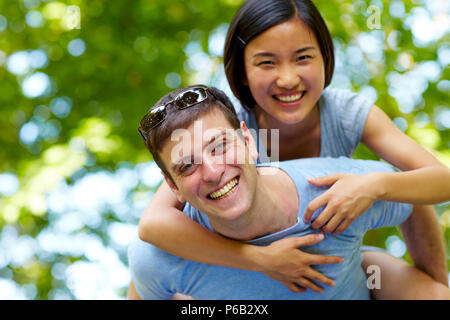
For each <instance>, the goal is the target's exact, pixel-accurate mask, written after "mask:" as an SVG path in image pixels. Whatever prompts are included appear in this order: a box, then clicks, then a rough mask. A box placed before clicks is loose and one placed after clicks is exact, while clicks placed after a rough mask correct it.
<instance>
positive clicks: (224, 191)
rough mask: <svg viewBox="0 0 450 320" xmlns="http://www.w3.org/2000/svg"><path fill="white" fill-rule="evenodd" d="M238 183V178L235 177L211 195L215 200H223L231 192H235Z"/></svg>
mask: <svg viewBox="0 0 450 320" xmlns="http://www.w3.org/2000/svg"><path fill="white" fill-rule="evenodd" d="M237 183H238V178H234V179H233V180H231V181H230V182H228V183H227V184H226V185H225V186H224V187H222V188H221V189H220V190H217V191H214V192H212V193H210V194H209V197H210V198H211V199H213V200H221V199H223V198H226V197H228V196H229V195H230V194H231V193H233V191H234V189H236V185H237Z"/></svg>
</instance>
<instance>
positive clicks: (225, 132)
mask: <svg viewBox="0 0 450 320" xmlns="http://www.w3.org/2000/svg"><path fill="white" fill-rule="evenodd" d="M226 134H227V130H226V129H222V130H221V131H220V132H219V133H218V134H216V135H215V136H213V137H211V139H209V141H206V142H205V143H204V144H203V148H204V147H206V146H208V145H210V144H211V143H213V142H214V141H215V140H217V139H218V138H220V137H222V136H226Z"/></svg>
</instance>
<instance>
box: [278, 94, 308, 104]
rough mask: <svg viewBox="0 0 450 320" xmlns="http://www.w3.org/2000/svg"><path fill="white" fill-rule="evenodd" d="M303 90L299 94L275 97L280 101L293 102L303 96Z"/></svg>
mask: <svg viewBox="0 0 450 320" xmlns="http://www.w3.org/2000/svg"><path fill="white" fill-rule="evenodd" d="M303 94H304V91H303V92H301V93H299V94H294V95H292V96H276V98H277V99H278V100H280V101H282V102H293V101H297V100H299V99H300V98H301V97H303Z"/></svg>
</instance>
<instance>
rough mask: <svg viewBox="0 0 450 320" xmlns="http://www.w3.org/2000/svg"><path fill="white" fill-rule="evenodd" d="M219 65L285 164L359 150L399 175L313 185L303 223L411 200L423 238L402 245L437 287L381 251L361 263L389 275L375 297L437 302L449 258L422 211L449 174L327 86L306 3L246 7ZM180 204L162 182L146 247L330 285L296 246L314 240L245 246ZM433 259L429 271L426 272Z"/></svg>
mask: <svg viewBox="0 0 450 320" xmlns="http://www.w3.org/2000/svg"><path fill="white" fill-rule="evenodd" d="M224 63H225V71H226V75H227V78H228V81H229V83H230V87H231V89H232V90H233V93H234V94H235V95H236V97H237V98H238V99H239V100H240V102H241V104H242V105H243V106H244V108H245V109H244V110H242V112H241V113H240V116H241V119H242V120H245V121H246V123H247V125H248V127H249V128H254V129H268V130H269V132H270V129H279V146H278V147H279V159H280V160H289V159H295V158H306V157H317V156H335V157H337V156H351V154H352V153H353V151H354V149H355V148H356V146H357V145H358V143H359V142H362V143H364V144H365V145H366V146H367V147H369V148H370V149H371V150H372V151H374V152H375V153H376V154H377V155H379V156H380V157H381V158H383V159H384V160H386V161H388V162H390V163H391V164H393V165H394V166H396V167H398V168H400V169H401V170H404V171H405V172H398V173H394V174H389V175H383V174H380V175H376V176H375V177H374V176H370V177H369V176H363V177H360V176H358V177H355V176H352V175H337V176H330V177H324V178H322V179H318V180H316V181H311V183H313V184H316V185H330V184H333V186H332V187H331V188H330V189H329V190H328V191H327V192H326V193H324V194H323V195H322V196H321V197H319V198H316V199H315V200H313V201H312V202H311V203H310V205H309V206H308V210H307V212H306V213H305V219H306V220H308V219H309V218H310V217H311V216H312V213H313V212H315V211H316V210H317V209H319V208H320V207H322V206H325V209H324V210H323V212H322V213H321V214H320V216H319V217H318V218H317V219H315V220H314V221H313V222H312V226H313V227H315V228H322V230H323V232H334V233H340V232H342V231H343V230H345V229H346V228H347V227H348V225H349V224H350V223H351V222H352V221H354V219H356V218H357V217H358V216H359V215H361V214H363V213H364V212H365V211H366V209H367V208H368V207H370V205H371V204H372V203H373V202H374V201H376V200H380V199H382V200H388V201H398V202H409V203H414V204H415V208H414V213H413V214H412V216H411V218H410V219H409V220H407V222H405V223H404V224H403V226H402V228H403V231H404V235H405V239H406V241H407V243H411V239H413V238H416V239H420V241H419V242H418V243H414V246H410V247H409V248H408V249H409V251H410V254H411V256H412V257H413V259H414V260H415V262H416V265H417V266H419V267H423V268H425V269H426V270H427V272H428V273H429V274H430V275H431V276H432V277H434V280H433V279H432V278H431V277H429V276H427V275H425V274H424V273H422V272H420V271H419V270H417V269H415V268H413V267H410V266H408V265H406V264H404V263H403V262H401V261H400V260H398V259H395V258H393V257H391V256H389V255H387V254H386V253H382V252H369V253H367V254H365V255H364V261H363V267H366V266H368V265H371V264H376V265H379V266H382V270H383V271H384V273H383V277H382V287H381V290H376V291H375V292H373V297H374V298H378V299H389V298H396V299H401V298H406V299H409V298H421V297H424V298H432V297H439V293H440V292H442V290H446V288H445V287H444V286H443V285H442V284H446V283H447V268H446V260H445V250H444V246H443V240H442V234H441V230H440V227H439V225H438V223H437V221H436V217H435V214H434V212H433V210H432V208H430V207H427V206H423V204H428V203H433V202H437V201H446V200H448V191H449V190H450V186H449V182H448V181H450V179H449V178H447V179H444V177H450V174H449V170H448V169H447V168H446V167H445V166H443V165H442V164H441V163H439V162H438V161H437V160H436V159H435V158H434V157H433V156H432V155H431V154H429V153H428V152H426V151H425V150H424V149H422V148H421V147H420V146H419V145H418V144H416V143H415V142H414V141H412V140H411V139H410V138H409V137H407V136H406V135H405V134H403V133H402V132H401V131H400V130H398V129H397V128H396V127H395V125H393V123H392V122H391V121H390V119H389V118H388V117H387V116H386V115H385V114H384V112H383V111H381V110H380V109H379V108H378V107H377V106H375V105H372V103H369V102H368V101H366V100H365V99H363V98H361V97H359V96H357V95H355V94H352V93H350V92H346V91H342V90H336V89H325V88H326V87H327V86H328V85H329V83H330V82H331V78H332V74H333V69H334V52H333V45H332V41H331V36H330V34H329V32H328V29H327V28H326V25H325V23H324V21H323V19H322V17H321V16H320V13H319V12H318V11H317V9H316V8H315V6H314V5H313V3H312V2H311V1H308V0H303V1H300V0H297V1H290V0H278V1H276V0H250V1H247V2H245V3H244V4H243V6H242V7H241V8H240V9H239V11H238V12H237V14H236V16H235V17H234V19H233V21H232V23H231V25H230V28H229V30H228V34H227V40H226V46H225V54H224ZM324 89H325V90H324ZM267 140H268V142H267V143H266V145H264V147H265V149H266V150H267V151H268V152H270V151H272V149H274V148H275V147H276V146H272V145H271V144H270V141H271V139H270V138H269V139H267ZM411 185H414V186H417V188H411V187H410V186H411ZM425 186H426V188H425ZM183 205H184V204H182V203H178V202H177V201H176V199H175V197H174V196H173V195H172V194H171V191H170V189H169V188H168V186H167V185H165V184H164V183H163V185H162V186H161V187H160V188H159V189H158V191H157V193H156V194H155V196H154V197H153V199H152V201H151V203H150V204H149V206H148V208H147V209H146V212H145V213H144V215H143V217H142V219H141V222H140V226H139V236H140V237H141V239H142V240H144V241H147V242H150V243H152V244H154V245H156V246H158V247H160V248H161V249H163V250H165V251H168V252H171V253H173V254H175V255H178V256H180V257H183V258H186V259H190V260H194V261H198V262H203V263H209V264H217V265H223V266H229V267H235V268H242V269H248V270H254V271H260V272H264V273H265V274H266V275H268V276H270V277H272V278H274V279H276V280H279V281H282V282H283V283H284V284H285V285H286V286H288V287H289V288H290V289H291V290H293V291H298V292H301V291H302V290H305V288H309V289H311V290H314V291H320V287H319V286H318V285H317V284H316V283H314V282H313V281H317V282H321V283H324V284H330V283H331V279H329V278H327V277H325V276H324V275H322V274H320V273H319V272H317V271H316V270H314V269H313V268H312V267H311V265H313V264H319V263H332V262H330V261H331V260H330V258H329V257H325V256H322V257H320V258H319V257H314V259H313V258H311V257H309V255H307V254H305V253H303V252H301V251H300V250H297V248H298V247H301V246H306V245H310V244H312V243H313V241H314V240H312V238H308V237H304V238H296V239H284V240H282V241H279V242H275V243H273V244H272V245H270V246H268V247H262V248H261V247H253V246H250V245H245V244H242V243H238V242H234V241H230V240H228V239H225V238H222V237H220V236H218V235H216V234H213V233H212V232H209V231H208V230H206V229H203V228H202V227H200V226H199V225H197V224H196V223H194V222H193V221H191V220H190V219H188V218H187V217H186V216H184V215H183V214H180V211H179V210H181V209H182V208H183ZM421 227H423V228H421ZM419 232H420V235H418V233H419ZM422 236H423V237H424V238H422ZM186 244H188V245H186ZM418 245H420V246H421V247H417V246H418ZM431 259H433V261H434V263H430V264H425V262H429V261H430V260H431ZM430 266H431V267H430ZM427 268H428V269H427ZM433 268H435V269H433ZM411 277H413V278H411ZM435 280H437V281H435ZM439 282H441V284H439ZM405 289H406V290H405ZM415 293H418V295H415ZM420 293H422V294H423V295H422V296H421V295H420Z"/></svg>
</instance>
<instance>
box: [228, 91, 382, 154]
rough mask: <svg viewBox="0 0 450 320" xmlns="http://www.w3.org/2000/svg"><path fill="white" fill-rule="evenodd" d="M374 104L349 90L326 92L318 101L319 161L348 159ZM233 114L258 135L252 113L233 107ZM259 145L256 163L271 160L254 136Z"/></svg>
mask: <svg viewBox="0 0 450 320" xmlns="http://www.w3.org/2000/svg"><path fill="white" fill-rule="evenodd" d="M373 103H374V102H373V101H370V100H369V99H367V98H365V97H363V96H361V95H358V94H355V93H353V92H351V91H348V90H343V89H335V88H327V89H325V90H324V91H323V93H322V96H321V97H320V99H319V109H320V137H321V138H320V139H321V145H320V157H341V156H344V157H351V156H352V155H353V153H354V152H355V150H356V147H357V146H358V144H359V142H360V141H361V136H362V133H363V131H364V126H365V123H366V119H367V115H368V114H369V111H370V108H371V106H372V105H373ZM236 112H237V114H238V117H239V119H240V120H241V121H245V123H246V124H247V127H248V128H249V129H253V131H252V133H253V132H258V124H257V123H256V118H255V113H254V111H253V110H250V111H247V110H246V109H245V108H243V107H242V106H240V105H239V104H238V103H237V104H236ZM253 136H254V138H255V141H257V143H258V151H259V153H260V159H259V160H260V161H259V162H267V161H270V159H269V158H268V157H267V153H266V151H265V149H264V145H263V144H262V143H260V140H261V139H260V138H259V135H255V134H254V135H253Z"/></svg>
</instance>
